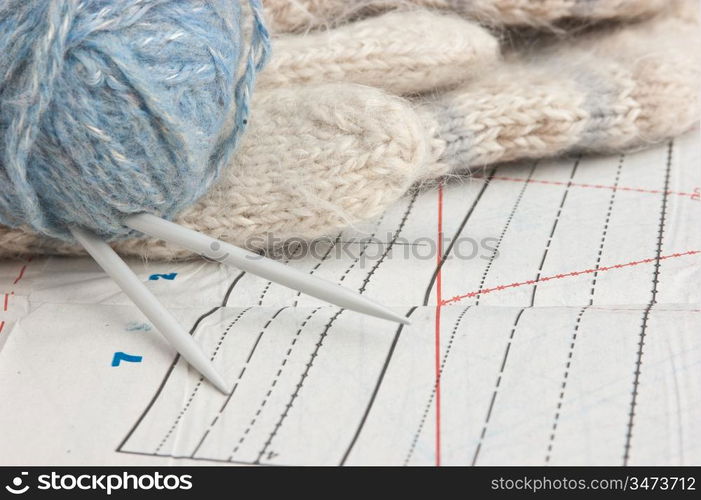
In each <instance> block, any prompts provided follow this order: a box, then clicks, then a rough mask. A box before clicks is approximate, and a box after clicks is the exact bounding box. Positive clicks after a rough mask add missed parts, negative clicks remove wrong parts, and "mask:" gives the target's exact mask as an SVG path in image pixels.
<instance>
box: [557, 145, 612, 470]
mask: <svg viewBox="0 0 701 500" xmlns="http://www.w3.org/2000/svg"><path fill="white" fill-rule="evenodd" d="M624 158H625V155H620V156H619V159H618V166H617V168H616V177H615V180H614V183H613V189H612V190H611V196H610V197H609V203H608V208H607V210H606V216H605V218H604V228H603V230H602V232H601V241H600V242H599V249H598V251H597V254H596V264H595V266H594V269H596V271H595V272H594V276H593V278H592V283H591V289H590V291H589V304H588V305H586V306H584V307H583V308H581V309H580V311H579V313H578V314H577V318H576V319H575V324H574V331H573V333H572V340H571V342H570V347H569V350H568V352H567V361H566V362H565V373H564V375H563V377H562V385H561V387H560V394H559V396H558V399H557V406H556V408H555V417H554V419H553V424H552V430H551V432H550V439H549V442H548V449H547V452H546V454H545V463H546V464H547V463H550V458H551V456H552V450H553V447H554V445H555V436H556V435H557V427H558V424H559V421H560V414H561V411H562V405H563V403H564V400H565V389H566V388H567V380H568V377H569V373H570V368H571V366H572V357H573V356H574V348H575V343H576V341H577V335H578V334H579V327H580V324H581V321H582V316H584V313H585V311H586V310H587V309H589V308H590V307H592V306H593V305H594V294H595V293H596V282H597V277H598V273H599V271H598V269H599V267H601V256H602V255H603V253H604V246H605V245H606V237H607V236H608V230H609V223H610V222H611V214H612V213H613V207H614V203H615V201H616V192H617V191H618V189H617V188H618V183H619V181H620V178H621V170H622V168H623V161H624Z"/></svg>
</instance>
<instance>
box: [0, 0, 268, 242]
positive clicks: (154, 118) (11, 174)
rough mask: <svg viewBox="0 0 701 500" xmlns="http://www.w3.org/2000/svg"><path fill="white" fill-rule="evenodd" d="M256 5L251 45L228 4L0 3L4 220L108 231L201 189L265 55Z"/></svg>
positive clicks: (58, 229) (54, 231) (219, 0)
mask: <svg viewBox="0 0 701 500" xmlns="http://www.w3.org/2000/svg"><path fill="white" fill-rule="evenodd" d="M251 5H252V8H253V13H254V15H253V22H254V27H253V29H252V30H251V33H252V34H251V49H250V50H251V52H250V53H249V54H246V53H245V50H243V49H244V38H243V35H242V26H241V8H240V5H239V3H238V2H234V1H231V0H211V1H204V0H174V1H170V2H143V1H141V0H129V1H119V2H117V1H114V0H83V1H77V0H52V1H49V2H47V1H46V0H0V52H2V54H3V56H2V58H0V223H2V224H5V225H9V226H28V227H29V228H31V229H32V230H33V231H36V232H40V233H43V234H45V235H49V236H54V237H58V238H65V239H71V238H70V235H69V232H68V226H70V225H76V226H80V227H83V228H87V229H90V230H92V231H94V232H96V233H98V234H99V235H101V236H104V237H108V238H109V237H116V236H121V235H125V234H126V233H127V232H128V229H127V228H125V227H124V226H123V225H122V223H121V220H122V218H123V217H124V216H125V215H128V214H133V213H139V212H150V213H155V214H159V215H163V216H166V217H172V216H174V215H175V214H177V213H178V212H180V211H181V210H182V209H183V208H185V207H187V206H189V205H191V204H192V203H193V202H194V201H195V200H197V199H198V198H200V197H201V196H202V195H203V194H204V193H205V192H206V191H207V189H208V188H209V186H210V185H211V184H212V182H214V180H216V179H217V178H218V176H219V173H220V172H221V170H222V168H223V167H224V166H225V165H227V164H228V162H229V160H230V159H231V154H232V152H233V150H234V147H235V145H236V143H237V141H238V139H239V137H240V134H241V132H242V131H243V128H244V125H245V122H246V119H247V115H248V100H249V95H250V92H251V86H252V85H253V78H254V76H255V72H256V68H258V69H260V66H261V64H262V60H263V59H264V57H265V45H266V43H267V41H266V34H265V31H264V29H263V28H262V25H261V24H260V19H259V17H258V14H257V13H258V11H259V10H260V5H259V4H258V3H257V1H252V3H251ZM239 61H245V62H244V66H245V67H244V69H243V74H242V75H240V77H239V75H237V68H238V67H239Z"/></svg>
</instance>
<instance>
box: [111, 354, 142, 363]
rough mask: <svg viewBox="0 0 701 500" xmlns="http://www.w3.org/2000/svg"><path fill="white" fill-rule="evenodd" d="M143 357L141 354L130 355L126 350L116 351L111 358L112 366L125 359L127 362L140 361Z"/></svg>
mask: <svg viewBox="0 0 701 500" xmlns="http://www.w3.org/2000/svg"><path fill="white" fill-rule="evenodd" d="M142 359H143V358H142V357H141V356H132V355H131V354H127V353H126V352H121V351H117V352H115V353H114V357H113V358H112V366H119V363H121V362H122V361H126V362H128V363H141V360H142Z"/></svg>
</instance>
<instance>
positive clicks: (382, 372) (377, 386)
mask: <svg viewBox="0 0 701 500" xmlns="http://www.w3.org/2000/svg"><path fill="white" fill-rule="evenodd" d="M417 307H418V306H413V307H412V308H411V309H409V312H408V313H407V314H406V317H407V318H408V317H410V316H411V315H412V314H413V313H414V311H416V308H417ZM403 328H404V325H403V324H401V325H399V327H398V328H397V331H396V333H395V334H394V339H393V340H392V344H391V345H390V347H389V351H388V352H387V357H386V358H385V362H384V364H383V365H382V370H380V375H379V376H378V378H377V383H376V384H375V389H374V390H373V391H372V395H371V396H370V401H369V402H368V405H367V407H366V408H365V412H364V413H363V417H362V418H361V419H360V424H358V428H357V429H356V430H355V434H354V435H353V439H351V442H350V444H349V445H348V448H347V449H346V452H345V453H344V454H343V458H341V462H340V463H339V464H338V465H345V464H346V460H348V456H349V455H350V453H351V451H353V447H354V446H355V443H356V441H357V440H358V437H359V436H360V433H361V432H362V430H363V427H364V426H365V422H366V421H367V419H368V415H369V414H370V410H371V409H372V406H373V405H374V404H375V398H377V393H378V392H380V386H381V385H382V382H383V381H384V379H385V373H387V368H388V367H389V363H390V361H391V360H392V356H393V355H394V350H395V348H396V347H397V342H399V337H400V336H401V334H402V329H403Z"/></svg>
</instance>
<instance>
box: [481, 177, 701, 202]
mask: <svg viewBox="0 0 701 500" xmlns="http://www.w3.org/2000/svg"><path fill="white" fill-rule="evenodd" d="M473 177H474V178H475V179H486V177H483V176H481V175H475V176H473ZM492 180H498V181H512V182H525V183H528V184H547V185H551V186H567V185H570V186H572V187H582V188H591V189H610V190H612V191H631V192H634V193H648V194H667V195H670V194H671V195H676V196H688V197H689V198H690V199H692V200H694V201H701V193H699V192H698V191H695V192H693V193H688V192H683V191H662V190H659V189H643V188H634V187H624V186H607V185H603V184H583V183H578V182H572V183H568V182H560V181H546V180H541V179H523V178H520V177H505V176H499V175H495V176H493V177H492Z"/></svg>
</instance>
